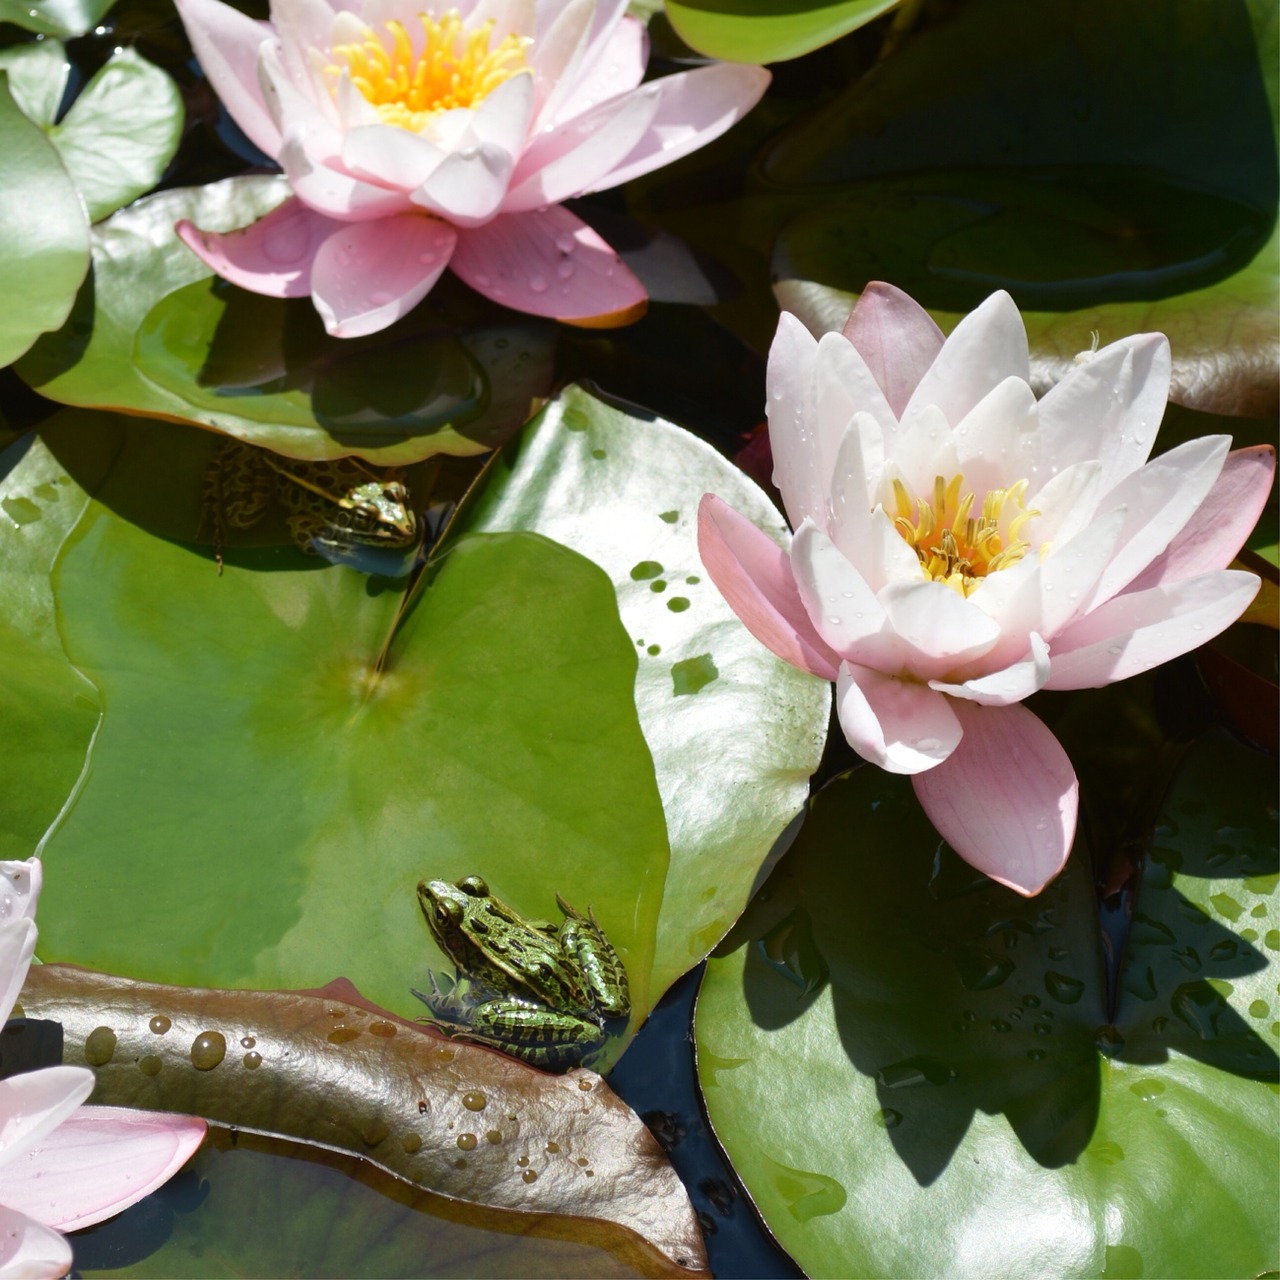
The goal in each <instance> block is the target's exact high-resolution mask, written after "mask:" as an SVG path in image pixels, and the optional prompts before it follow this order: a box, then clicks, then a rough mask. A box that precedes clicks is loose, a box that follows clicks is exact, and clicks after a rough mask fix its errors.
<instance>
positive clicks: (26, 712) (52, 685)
mask: <svg viewBox="0 0 1280 1280" xmlns="http://www.w3.org/2000/svg"><path fill="white" fill-rule="evenodd" d="M13 451H14V453H17V454H20V455H21V464H20V465H18V466H16V467H15V468H14V469H13V470H10V471H9V473H8V474H7V475H5V477H4V478H3V479H0V560H3V563H4V580H5V589H4V596H5V609H4V612H3V615H0V652H3V654H4V662H5V680H4V683H3V686H2V687H0V708H2V710H0V720H3V723H4V725H5V739H6V741H7V742H8V744H9V750H10V751H11V752H13V753H14V755H13V757H12V758H11V761H10V764H11V767H10V768H8V769H5V770H3V771H0V778H2V779H3V781H2V782H0V788H2V791H0V794H2V796H3V800H2V801H0V815H3V816H0V858H25V857H28V856H29V855H30V853H31V851H32V850H33V849H34V848H35V846H36V844H37V843H38V842H39V839H40V836H41V835H42V834H43V832H44V830H45V829H46V828H47V827H48V826H49V824H50V823H51V822H52V821H53V820H54V819H55V818H56V817H57V816H58V813H59V811H60V810H61V809H62V807H63V805H64V803H66V800H67V797H68V796H69V795H71V794H73V793H74V791H75V789H76V787H77V785H78V783H79V780H80V778H81V775H82V772H83V770H84V769H85V767H86V758H87V752H88V749H89V745H90V743H91V741H92V739H93V734H94V730H95V729H96V728H97V725H98V715H99V700H98V693H97V690H96V689H95V688H94V687H93V685H92V684H91V683H90V682H89V681H88V680H87V679H86V678H85V677H84V676H83V675H82V674H81V673H80V672H78V671H76V669H75V668H74V667H72V666H71V664H70V663H69V662H68V661H67V658H66V655H65V654H64V653H63V650H62V642H61V640H60V639H59V637H58V624H57V616H56V613H55V609H54V602H53V592H52V590H51V589H50V586H49V567H50V565H52V564H53V561H54V557H55V556H56V555H57V553H58V548H59V546H60V545H61V544H62V540H63V538H65V537H66V535H67V532H68V531H69V530H70V529H71V528H72V526H73V525H74V524H75V522H76V520H77V518H78V517H79V515H80V512H81V511H82V510H83V508H84V504H85V502H86V501H87V499H86V497H85V494H84V492H83V491H82V490H81V489H80V488H79V487H78V486H77V485H75V484H74V483H72V481H71V479H70V477H69V476H68V475H67V474H66V472H65V471H64V470H63V469H62V467H61V466H60V465H59V464H58V461H57V459H56V458H54V457H53V456H52V455H51V454H50V453H49V451H48V450H47V449H46V448H45V447H44V445H42V444H41V443H40V442H39V441H31V440H30V439H28V440H26V441H21V442H18V443H16V444H15V445H14V446H13ZM14 461H15V459H14V457H13V455H12V454H10V455H9V456H8V457H5V458H3V459H0V462H3V463H10V462H14Z"/></svg>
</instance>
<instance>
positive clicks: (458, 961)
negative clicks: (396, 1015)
mask: <svg viewBox="0 0 1280 1280" xmlns="http://www.w3.org/2000/svg"><path fill="white" fill-rule="evenodd" d="M418 904H419V906H421V908H422V914H423V915H424V916H425V917H426V920H427V927H428V928H429V929H430V930H431V933H432V936H433V937H434V938H435V940H436V942H437V943H439V945H440V948H441V950H442V951H444V953H445V954H446V955H447V956H448V957H449V959H450V960H452V961H453V962H454V964H455V965H457V967H458V979H457V982H456V983H453V984H450V985H448V986H446V987H445V988H444V989H443V990H442V989H441V987H440V986H439V985H438V983H437V980H436V975H435V974H434V973H429V974H428V978H429V980H430V982H431V992H430V994H429V995H424V994H423V993H422V992H421V991H414V993H413V994H414V995H415V996H417V997H418V999H419V1000H421V1001H422V1002H423V1003H424V1004H425V1005H426V1006H427V1008H428V1009H430V1010H431V1021H433V1022H434V1023H436V1024H437V1025H438V1026H439V1027H440V1028H441V1029H442V1030H444V1031H446V1032H447V1033H448V1034H449V1035H451V1036H461V1037H463V1038H465V1039H467V1040H473V1041H476V1042H477V1043H479V1044H485V1045H489V1046H491V1047H492V1048H495V1049H500V1050H502V1052H504V1053H509V1054H511V1055H512V1056H513V1057H516V1058H520V1059H522V1060H523V1061H525V1062H528V1063H531V1064H532V1065H533V1066H536V1067H545V1068H548V1069H552V1070H555V1069H563V1068H566V1067H571V1066H576V1065H578V1064H579V1063H581V1062H583V1061H585V1060H586V1059H587V1058H589V1057H591V1056H593V1055H594V1054H596V1053H598V1052H599V1050H600V1049H601V1048H602V1047H603V1046H604V1044H605V1042H606V1041H607V1040H608V1037H609V1032H610V1031H611V1030H613V1029H614V1028H616V1027H618V1026H619V1025H620V1024H622V1023H624V1022H625V1021H626V1019H627V1018H628V1017H629V1016H630V1014H631V995H630V992H629V991H628V989H627V971H626V969H625V968H624V967H623V964H622V961H621V960H620V959H619V958H618V953H617V952H616V951H615V950H614V949H613V947H612V945H611V944H610V942H609V940H608V938H606V937H605V935H604V931H603V930H602V929H601V928H600V926H599V924H598V923H597V922H596V918H595V915H594V914H593V913H592V912H591V910H590V908H588V911H587V915H585V916H584V915H582V914H581V913H580V912H577V911H575V910H574V909H573V908H572V907H571V906H569V904H568V903H567V902H565V900H564V899H563V898H562V897H560V895H559V894H556V905H557V906H558V907H559V908H560V911H561V914H562V915H563V916H564V920H563V921H562V922H561V923H560V924H559V925H555V924H552V923H551V922H550V921H549V920H526V919H524V918H523V917H522V916H520V915H518V914H517V913H516V912H515V911H513V910H512V909H511V908H510V907H509V906H507V904H506V903H505V902H503V901H502V900H501V899H499V898H495V897H494V896H493V895H492V894H491V893H490V892H489V886H488V885H487V884H486V883H485V882H484V881H483V880H482V879H481V878H480V877H479V876H467V877H466V878H465V879H463V880H459V881H458V882H457V883H456V884H449V883H448V882H447V881H445V880H424V881H422V882H421V883H420V884H419V885H418ZM445 981H446V982H447V981H448V980H447V979H446V980H445Z"/></svg>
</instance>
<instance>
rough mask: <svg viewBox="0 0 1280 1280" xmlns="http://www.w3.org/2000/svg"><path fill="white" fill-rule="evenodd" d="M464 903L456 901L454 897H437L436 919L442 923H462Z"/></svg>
mask: <svg viewBox="0 0 1280 1280" xmlns="http://www.w3.org/2000/svg"><path fill="white" fill-rule="evenodd" d="M462 916H463V911H462V904H461V903H460V902H454V900H453V899H452V898H437V899H436V920H437V921H439V923H440V924H442V925H444V924H453V925H457V924H461V923H462Z"/></svg>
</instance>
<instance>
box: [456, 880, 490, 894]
mask: <svg viewBox="0 0 1280 1280" xmlns="http://www.w3.org/2000/svg"><path fill="white" fill-rule="evenodd" d="M458 888H459V889H461V890H462V892H463V893H469V894H470V895H471V896H472V897H473V898H487V897H488V896H489V886H488V885H487V884H485V882H484V881H483V880H481V879H480V877H479V876H468V877H467V878H466V879H465V880H459V881H458Z"/></svg>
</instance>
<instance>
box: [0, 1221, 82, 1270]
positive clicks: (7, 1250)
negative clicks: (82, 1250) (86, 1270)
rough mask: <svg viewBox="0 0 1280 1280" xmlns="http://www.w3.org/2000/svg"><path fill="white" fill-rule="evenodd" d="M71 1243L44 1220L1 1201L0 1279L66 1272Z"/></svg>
mask: <svg viewBox="0 0 1280 1280" xmlns="http://www.w3.org/2000/svg"><path fill="white" fill-rule="evenodd" d="M70 1270H71V1246H70V1245H69V1244H68V1243H67V1242H66V1241H65V1240H64V1239H63V1238H62V1237H61V1236H60V1235H59V1234H58V1233H57V1232H56V1231H51V1230H50V1229H49V1228H48V1227H46V1226H45V1225H44V1223H43V1222H37V1221H36V1220H35V1219H34V1218H28V1217H27V1215H26V1214H24V1213H19V1212H18V1211H17V1210H16V1209H6V1208H5V1207H4V1205H0V1280H31V1277H34V1276H41V1277H43V1276H65V1275H66V1274H67V1272H68V1271H70Z"/></svg>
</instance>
